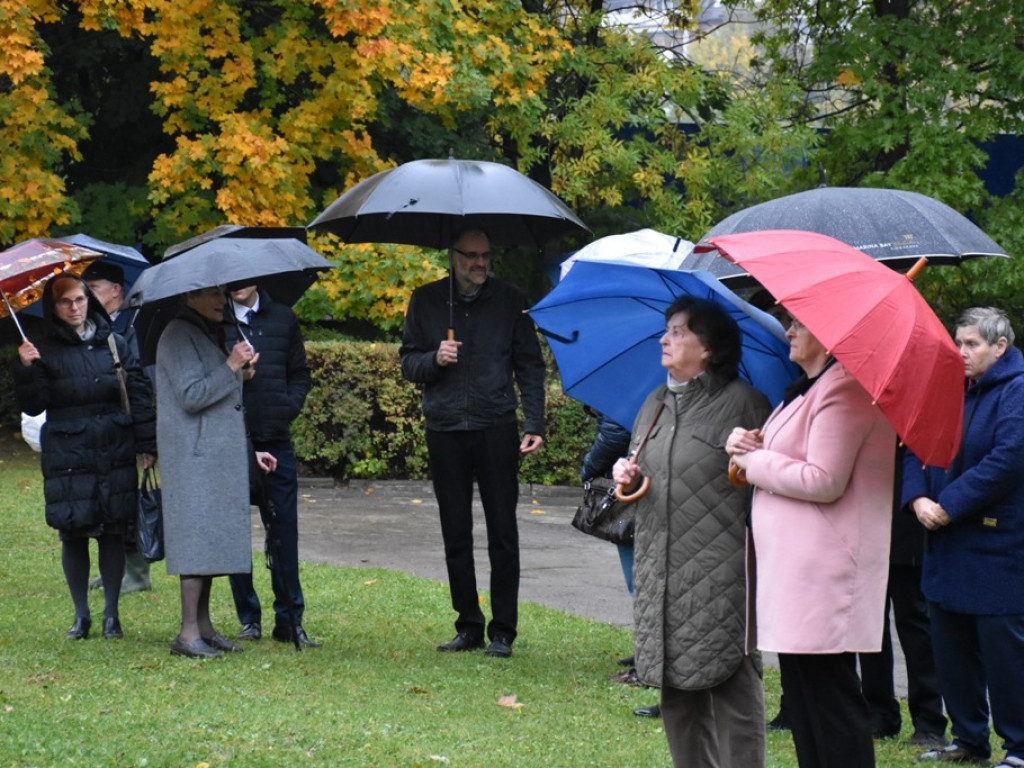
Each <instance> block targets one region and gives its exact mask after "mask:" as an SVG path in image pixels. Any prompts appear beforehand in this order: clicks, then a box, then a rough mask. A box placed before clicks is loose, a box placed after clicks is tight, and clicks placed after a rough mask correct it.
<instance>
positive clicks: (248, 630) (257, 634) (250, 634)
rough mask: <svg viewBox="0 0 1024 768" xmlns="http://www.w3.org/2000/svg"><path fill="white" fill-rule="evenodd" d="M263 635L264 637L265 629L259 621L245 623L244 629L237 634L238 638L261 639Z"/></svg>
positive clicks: (236, 637)
mask: <svg viewBox="0 0 1024 768" xmlns="http://www.w3.org/2000/svg"><path fill="white" fill-rule="evenodd" d="M261 637H263V630H262V628H261V627H260V625H259V622H253V623H252V624H243V625H242V631H241V632H239V633H238V634H237V635H235V639H236V640H259V639H260V638H261Z"/></svg>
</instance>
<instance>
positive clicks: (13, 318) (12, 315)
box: [0, 290, 28, 341]
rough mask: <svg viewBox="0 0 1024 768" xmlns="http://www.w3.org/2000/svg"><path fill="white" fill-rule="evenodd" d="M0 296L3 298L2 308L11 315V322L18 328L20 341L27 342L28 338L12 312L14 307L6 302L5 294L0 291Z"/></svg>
mask: <svg viewBox="0 0 1024 768" xmlns="http://www.w3.org/2000/svg"><path fill="white" fill-rule="evenodd" d="M0 296H2V297H3V300H4V306H5V307H7V311H8V312H10V313H11V320H13V321H14V324H15V325H16V326H17V327H18V333H19V334H20V335H21V340H22V341H28V336H26V335H25V331H24V329H23V328H22V327H21V321H20V320H18V316H17V315H16V314H15V312H14V307H12V306H11V302H9V301H8V300H7V294H6V293H4V292H3V291H2V290H0Z"/></svg>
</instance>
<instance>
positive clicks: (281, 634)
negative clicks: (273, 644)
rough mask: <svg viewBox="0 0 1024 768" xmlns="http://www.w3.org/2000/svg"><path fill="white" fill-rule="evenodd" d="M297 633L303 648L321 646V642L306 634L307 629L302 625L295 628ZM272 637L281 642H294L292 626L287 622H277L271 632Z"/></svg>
mask: <svg viewBox="0 0 1024 768" xmlns="http://www.w3.org/2000/svg"><path fill="white" fill-rule="evenodd" d="M295 634H296V635H298V638H299V645H301V646H302V647H303V648H319V647H320V643H318V642H316V641H315V640H310V639H309V636H308V635H307V634H306V630H304V629H303V628H302V627H301V626H300V627H296V628H295ZM271 637H273V638H274V639H275V640H277V641H278V642H279V643H290V642H293V641H292V628H291V627H289V626H288V625H286V624H277V625H275V626H274V631H273V633H272V634H271Z"/></svg>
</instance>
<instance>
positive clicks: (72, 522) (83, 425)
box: [14, 282, 156, 533]
mask: <svg viewBox="0 0 1024 768" xmlns="http://www.w3.org/2000/svg"><path fill="white" fill-rule="evenodd" d="M51 287H52V282H51V283H49V284H47V286H46V289H45V291H44V293H43V315H44V317H45V318H46V319H47V321H48V323H49V327H48V331H49V333H48V335H47V337H46V338H44V339H41V340H39V341H38V343H36V348H37V349H38V350H39V354H40V359H39V360H37V361H36V362H34V363H33V364H32V365H31V366H28V367H25V366H23V365H22V364H21V361H20V360H18V359H15V361H14V381H15V392H16V396H17V399H18V404H19V406H20V407H21V410H23V411H24V412H25V413H28V414H31V415H35V414H38V413H41V412H42V411H44V410H45V411H46V423H45V424H44V425H43V429H42V434H41V440H42V449H43V455H42V470H43V495H44V497H45V500H46V522H47V524H49V525H50V526H52V527H53V528H57V529H58V530H60V531H64V532H69V533H86V532H95V531H96V529H97V528H98V526H100V525H101V524H110V523H113V524H119V523H122V522H124V521H126V520H128V518H129V516H131V515H134V514H135V511H136V503H137V490H138V473H137V471H136V454H137V453H153V454H155V453H156V436H155V426H154V410H153V397H152V390H151V388H150V385H149V381H148V379H146V377H145V376H144V375H143V373H142V370H141V368H140V367H139V364H138V360H137V358H136V357H135V354H134V353H133V352H132V350H131V348H130V347H129V345H128V343H127V342H126V341H125V340H124V338H123V337H121V336H118V335H117V334H113V338H114V341H115V343H116V345H117V351H118V355H119V357H120V359H121V363H122V364H123V365H124V368H125V370H126V372H127V373H128V395H129V402H130V404H131V409H132V414H131V416H129V415H128V414H126V413H125V412H124V411H123V410H122V407H121V393H120V387H119V385H118V382H117V375H116V373H115V371H114V358H113V355H112V354H111V351H110V346H109V342H108V341H107V339H108V337H110V336H111V329H110V320H109V319H108V317H107V314H106V313H105V312H104V311H103V308H102V307H101V306H100V304H99V302H98V301H97V300H96V299H95V297H93V296H92V294H91V293H89V294H88V295H89V313H88V317H89V320H90V321H92V322H93V323H94V324H95V326H96V333H95V335H94V337H93V338H92V339H91V340H89V341H82V339H81V338H79V336H78V334H77V333H75V331H74V329H73V328H71V326H69V325H67V324H66V323H64V322H63V321H62V320H59V319H57V317H56V315H55V314H54V312H53V298H52V294H51V291H50V288H51Z"/></svg>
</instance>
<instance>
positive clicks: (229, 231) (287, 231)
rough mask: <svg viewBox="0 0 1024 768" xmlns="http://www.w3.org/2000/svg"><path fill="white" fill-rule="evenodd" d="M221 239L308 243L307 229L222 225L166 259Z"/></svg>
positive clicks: (170, 251) (169, 252)
mask: <svg viewBox="0 0 1024 768" xmlns="http://www.w3.org/2000/svg"><path fill="white" fill-rule="evenodd" d="M221 237H231V238H235V237H243V238H260V239H263V238H275V239H280V238H293V239H295V240H298V241H300V242H303V243H304V242H306V229H305V227H248V226H244V225H242V224H221V225H220V226H218V227H213V228H212V229H208V230H206V231H205V232H202V233H200V234H198V235H196V236H194V237H190V238H189V239H188V240H182V241H181V242H180V243H175V244H174V245H172V246H169V247H168V248H167V250H166V251H164V258H165V259H170V258H173V257H175V256H178V255H180V254H182V253H184V252H185V251H188V250H191V249H192V248H195V247H196V246H197V245H202V244H203V243H208V242H210V241H211V240H216V239H218V238H221ZM83 245H84V243H83Z"/></svg>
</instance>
